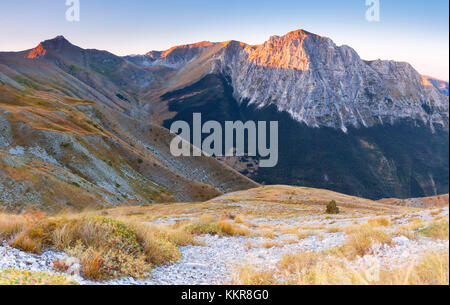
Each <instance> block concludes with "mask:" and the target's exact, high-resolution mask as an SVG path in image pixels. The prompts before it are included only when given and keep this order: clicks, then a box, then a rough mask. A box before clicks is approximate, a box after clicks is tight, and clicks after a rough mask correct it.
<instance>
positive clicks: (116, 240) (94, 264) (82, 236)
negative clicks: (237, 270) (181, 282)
mask: <svg viewBox="0 0 450 305" xmlns="http://www.w3.org/2000/svg"><path fill="white" fill-rule="evenodd" d="M89 213H90V212H89ZM89 213H86V214H84V215H88V214H89ZM84 215H83V214H77V215H70V214H68V215H65V216H57V217H47V216H45V215H44V214H42V213H32V214H28V215H25V216H14V215H12V216H11V217H7V216H9V215H2V216H1V217H0V227H1V228H2V230H1V232H2V233H1V237H2V238H3V239H6V240H7V241H8V242H9V244H10V245H11V246H12V247H15V248H18V249H21V250H23V251H26V252H33V253H38V254H39V253H41V252H42V250H44V249H46V248H50V249H54V250H57V251H62V250H65V251H67V252H68V253H69V255H72V256H74V257H77V258H78V259H79V260H80V262H81V265H82V274H83V276H84V277H85V278H89V279H94V280H107V279H111V278H117V277H121V276H132V277H135V278H143V277H144V276H146V275H148V274H149V272H150V270H151V266H152V265H162V264H167V263H170V262H174V261H176V260H178V259H179V258H180V257H181V253H180V252H179V250H178V245H187V244H194V243H195V241H194V235H192V234H190V233H189V232H188V231H186V230H185V227H183V226H178V227H163V226H150V225H145V224H143V223H141V222H137V221H133V220H129V221H126V222H123V221H120V220H117V219H113V218H105V217H98V216H84Z"/></svg>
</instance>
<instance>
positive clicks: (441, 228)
mask: <svg viewBox="0 0 450 305" xmlns="http://www.w3.org/2000/svg"><path fill="white" fill-rule="evenodd" d="M419 234H422V235H424V236H426V237H431V238H434V239H442V240H445V239H448V236H449V222H448V220H445V221H441V222H436V223H433V224H431V225H430V226H428V227H426V228H424V229H422V230H420V231H419Z"/></svg>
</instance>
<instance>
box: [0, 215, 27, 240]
mask: <svg viewBox="0 0 450 305" xmlns="http://www.w3.org/2000/svg"><path fill="white" fill-rule="evenodd" d="M25 224H26V218H25V217H23V216H20V215H12V214H0V237H1V238H9V237H10V236H12V235H15V234H17V233H18V232H20V231H21V230H22V228H23V227H24V225H25Z"/></svg>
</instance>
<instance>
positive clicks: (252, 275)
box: [232, 266, 278, 285]
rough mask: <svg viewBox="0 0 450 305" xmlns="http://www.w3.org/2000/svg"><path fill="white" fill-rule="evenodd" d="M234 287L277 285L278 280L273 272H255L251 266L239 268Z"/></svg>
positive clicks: (234, 279)
mask: <svg viewBox="0 0 450 305" xmlns="http://www.w3.org/2000/svg"><path fill="white" fill-rule="evenodd" d="M232 284H233V285H276V284H278V283H277V280H276V279H275V277H274V274H273V272H271V271H262V270H255V269H254V268H252V267H249V266H243V267H241V268H238V270H237V271H236V273H235V276H234V278H233V283H232Z"/></svg>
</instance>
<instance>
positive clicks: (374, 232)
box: [336, 227, 392, 259]
mask: <svg viewBox="0 0 450 305" xmlns="http://www.w3.org/2000/svg"><path fill="white" fill-rule="evenodd" d="M391 243H392V237H391V236H390V235H389V234H388V233H386V232H384V231H382V230H379V229H371V228H365V227H363V228H361V229H360V230H357V231H354V232H352V233H351V234H348V236H347V242H346V243H345V244H344V246H342V247H340V248H338V249H337V250H336V251H339V252H341V253H342V254H343V255H344V256H345V257H347V258H349V259H353V258H355V257H356V256H364V255H366V254H368V253H369V252H370V250H371V248H372V246H373V245H374V244H391Z"/></svg>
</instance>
